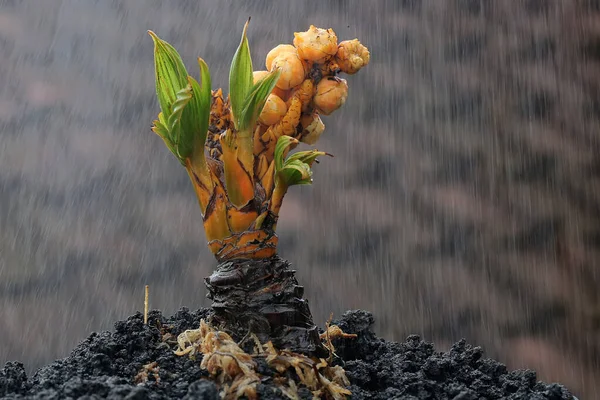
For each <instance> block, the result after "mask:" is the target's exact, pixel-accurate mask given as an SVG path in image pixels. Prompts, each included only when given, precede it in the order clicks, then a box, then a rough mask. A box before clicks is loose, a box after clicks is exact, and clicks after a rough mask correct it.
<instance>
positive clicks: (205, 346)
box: [175, 320, 260, 399]
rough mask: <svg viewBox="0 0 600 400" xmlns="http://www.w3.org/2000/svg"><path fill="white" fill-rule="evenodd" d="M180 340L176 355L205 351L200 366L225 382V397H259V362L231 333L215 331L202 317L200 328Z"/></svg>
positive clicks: (190, 354)
mask: <svg viewBox="0 0 600 400" xmlns="http://www.w3.org/2000/svg"><path fill="white" fill-rule="evenodd" d="M177 342H178V344H179V348H178V349H177V350H176V351H175V354H177V355H179V356H183V355H186V354H189V356H190V357H191V358H194V357H195V354H196V353H197V352H198V351H200V352H201V353H202V354H203V356H204V357H203V358H202V363H201V364H200V367H201V368H204V369H206V370H207V371H208V373H209V374H210V375H211V376H212V377H213V378H214V379H215V380H216V381H217V383H219V384H221V385H222V387H223V389H224V390H223V393H222V394H223V398H224V399H238V398H240V397H242V396H246V397H247V398H249V399H256V384H257V383H258V382H260V378H259V377H258V375H257V374H256V372H255V368H256V363H255V362H254V360H253V359H252V356H250V355H249V354H247V353H246V352H245V351H244V350H242V349H241V348H240V347H239V346H238V345H237V343H235V342H234V341H233V339H232V338H231V336H229V335H228V334H227V333H225V332H221V331H216V330H214V329H213V328H212V327H210V326H209V325H208V324H207V323H206V322H204V320H202V321H200V328H198V329H189V330H187V331H185V332H183V333H182V334H181V335H179V337H178V338H177Z"/></svg>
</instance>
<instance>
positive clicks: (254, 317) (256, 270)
mask: <svg viewBox="0 0 600 400" xmlns="http://www.w3.org/2000/svg"><path fill="white" fill-rule="evenodd" d="M295 274H296V271H294V270H293V269H291V268H290V263H289V262H288V261H286V260H283V259H282V258H280V257H279V256H274V257H271V258H268V259H263V260H249V259H235V260H229V261H225V262H222V263H221V264H219V266H218V267H217V269H216V270H215V272H213V274H212V275H211V276H210V277H208V278H206V280H205V283H206V286H207V288H208V298H210V299H211V300H213V304H212V309H213V311H214V315H213V317H212V321H211V322H212V323H213V324H214V325H216V326H218V327H219V328H220V329H223V330H225V331H226V332H228V333H229V334H231V335H232V337H233V338H234V340H237V341H240V340H242V339H243V338H244V337H246V335H248V334H249V333H254V334H255V335H256V336H257V337H258V338H259V340H260V341H261V342H263V343H264V342H267V341H269V340H271V341H272V342H273V344H274V345H275V347H277V348H279V349H289V350H292V351H295V352H299V353H304V354H309V355H316V356H319V357H323V356H326V355H327V350H326V349H325V348H324V347H323V345H322V343H321V341H320V339H319V332H318V329H317V327H316V325H315V324H314V322H313V319H312V315H311V312H310V308H309V307H308V302H307V301H306V300H305V299H303V298H302V296H303V294H304V288H303V287H302V286H300V285H298V281H297V280H296V277H295Z"/></svg>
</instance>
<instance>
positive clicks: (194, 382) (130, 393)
mask: <svg viewBox="0 0 600 400" xmlns="http://www.w3.org/2000/svg"><path fill="white" fill-rule="evenodd" d="M210 313H211V311H210V309H199V310H197V311H190V310H188V309H187V308H182V309H181V310H179V311H178V312H177V313H175V315H173V316H171V317H165V316H163V315H162V313H161V312H160V311H152V312H150V313H149V316H148V324H147V325H146V324H144V317H143V315H142V314H141V313H136V314H134V315H132V316H130V317H129V318H128V319H127V320H125V321H119V322H117V323H116V324H115V326H114V331H113V332H101V333H95V332H94V333H92V334H91V335H90V336H89V337H88V338H87V339H85V340H84V341H83V342H82V343H80V344H79V345H78V346H77V347H76V348H75V349H74V350H73V351H72V353H71V354H70V355H69V357H67V358H65V359H62V360H57V361H54V362H53V363H52V364H50V365H48V366H45V367H42V368H41V369H39V370H38V371H37V372H36V373H35V374H33V376H31V377H28V376H27V374H26V372H25V368H24V366H23V364H22V363H19V362H8V363H6V365H5V366H4V368H2V369H1V370H0V397H2V398H3V399H65V398H77V399H81V398H86V399H100V398H108V399H176V398H183V399H220V398H221V397H220V391H221V389H222V388H220V387H218V386H217V384H216V383H215V382H214V380H212V379H211V378H210V376H209V374H208V372H207V371H206V370H203V369H202V368H201V367H200V362H201V361H202V354H198V355H197V356H196V359H191V358H190V357H187V356H178V355H176V354H175V353H174V351H173V350H174V348H173V347H172V346H171V345H169V344H168V343H166V342H165V340H164V338H165V330H168V333H169V336H171V337H176V336H177V335H179V334H180V333H182V332H184V331H185V330H188V329H197V328H198V327H199V325H200V321H201V320H202V319H205V320H207V319H208V318H209V316H210ZM373 323H374V318H373V316H372V314H370V313H368V312H366V311H361V310H358V311H348V312H346V313H345V314H344V315H343V316H342V317H341V318H340V319H338V320H334V321H333V322H332V324H335V325H337V326H339V327H340V328H341V329H342V330H343V331H344V332H345V333H348V334H356V335H357V336H356V337H355V338H344V337H338V338H335V339H333V341H332V342H333V345H334V347H335V355H336V356H335V357H333V361H332V364H333V365H340V366H342V367H343V368H344V370H345V371H346V376H347V377H348V380H349V381H350V385H349V386H348V389H349V390H350V391H351V392H352V396H351V398H352V399H382V400H383V399H385V400H389V399H409V400H410V399H453V400H471V399H472V400H475V399H483V398H485V399H539V400H542V399H549V400H563V399H564V400H567V399H575V397H573V396H572V395H571V393H570V392H569V391H568V390H567V389H566V388H565V387H563V386H562V385H559V384H556V383H552V384H546V383H543V382H539V381H538V380H537V377H536V373H535V372H534V371H530V370H517V371H508V369H507V368H506V366H504V365H503V364H501V363H499V362H497V361H495V360H492V359H489V358H485V357H484V354H483V350H482V349H481V348H480V347H474V346H471V345H469V344H467V343H466V342H465V341H464V340H461V341H459V342H457V343H455V344H454V345H453V346H452V348H451V349H450V350H449V351H447V352H438V351H436V350H435V348H434V346H433V344H431V343H428V342H425V341H423V340H422V339H421V338H420V337H419V336H415V335H412V336H409V337H408V338H407V339H406V340H405V341H404V342H400V343H397V342H390V341H386V340H383V339H381V338H378V337H377V336H376V335H375V333H374V332H373V330H372V327H373ZM257 372H258V373H259V374H260V376H261V382H260V383H259V384H258V385H257V387H256V392H257V395H258V398H260V399H286V398H288V397H287V396H286V395H284V393H283V392H282V391H281V389H280V386H278V385H277V382H276V381H277V379H278V378H276V377H275V375H276V374H275V371H272V370H270V369H269V368H268V366H267V365H266V364H265V363H258V368H257ZM289 376H290V379H294V373H293V372H290V374H289ZM297 394H298V397H299V398H301V399H312V398H313V394H312V393H311V391H310V390H309V389H308V388H306V387H303V385H302V384H301V383H298V385H297Z"/></svg>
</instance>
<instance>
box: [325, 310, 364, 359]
mask: <svg viewBox="0 0 600 400" xmlns="http://www.w3.org/2000/svg"><path fill="white" fill-rule="evenodd" d="M332 319H333V313H332V314H331V315H330V316H329V320H328V321H327V322H326V323H325V332H323V333H321V334H320V335H319V338H320V339H321V340H324V341H325V343H324V345H325V347H326V348H327V350H329V357H328V358H327V361H328V362H331V361H332V360H333V357H334V356H335V357H337V356H338V355H337V354H335V347H333V343H332V342H331V339H336V338H340V337H341V338H344V339H354V338H356V337H357V336H358V335H356V334H354V333H345V332H344V331H342V328H340V327H339V326H337V325H331V320H332Z"/></svg>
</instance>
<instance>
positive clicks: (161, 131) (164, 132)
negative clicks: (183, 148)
mask: <svg viewBox="0 0 600 400" xmlns="http://www.w3.org/2000/svg"><path fill="white" fill-rule="evenodd" d="M162 115H163V114H162V113H159V114H158V120H155V121H154V126H153V127H152V131H153V132H154V133H156V134H157V135H158V136H160V138H161V139H162V140H163V142H165V145H166V146H167V148H168V149H169V151H171V153H173V154H174V155H175V156H176V157H177V151H176V150H175V147H174V146H173V142H172V141H171V138H170V136H171V135H170V133H169V129H167V126H166V125H165V123H164V118H163V116H162ZM178 158H179V157H178ZM179 161H180V162H181V163H182V164H183V162H182V161H181V160H179Z"/></svg>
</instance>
